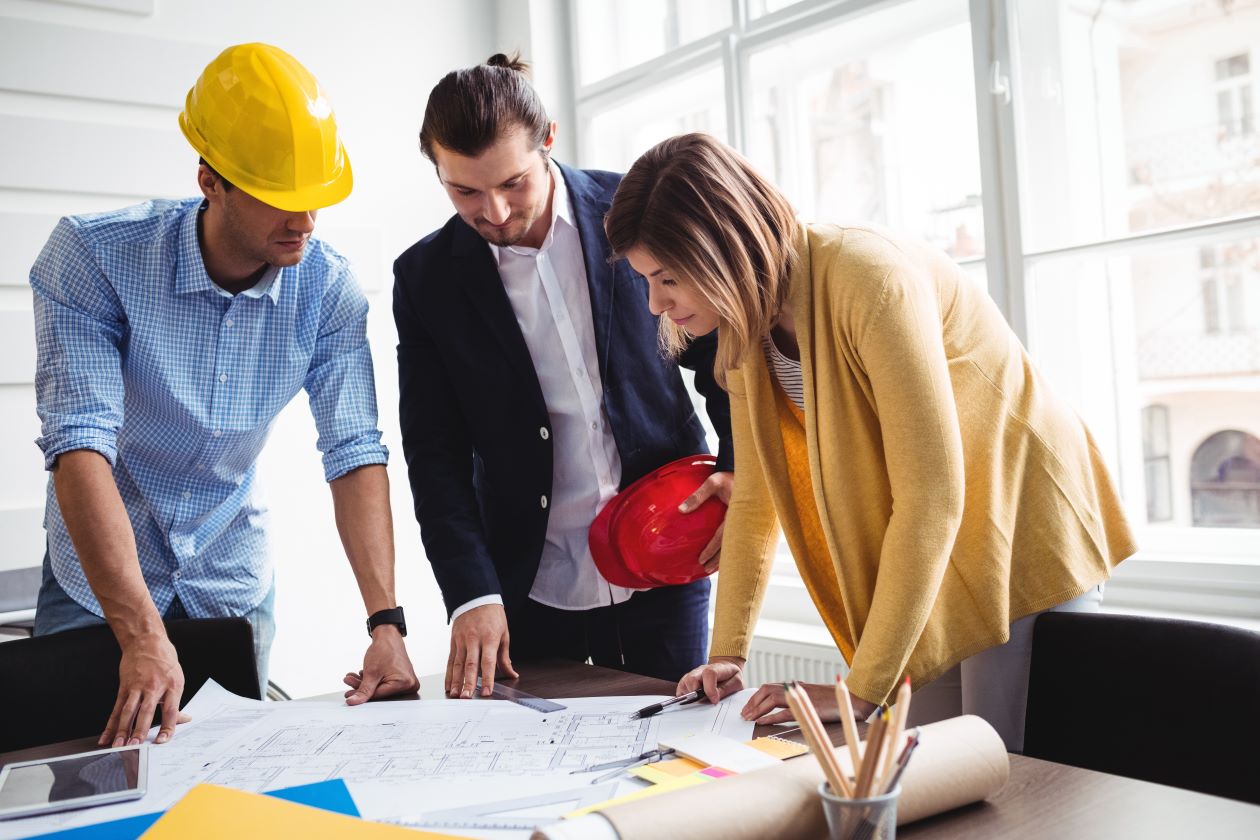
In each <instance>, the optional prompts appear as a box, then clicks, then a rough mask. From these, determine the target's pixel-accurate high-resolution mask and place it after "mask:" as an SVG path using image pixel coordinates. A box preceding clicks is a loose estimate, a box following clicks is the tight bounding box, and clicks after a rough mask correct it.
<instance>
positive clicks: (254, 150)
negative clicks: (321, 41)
mask: <svg viewBox="0 0 1260 840" xmlns="http://www.w3.org/2000/svg"><path fill="white" fill-rule="evenodd" d="M179 127H180V130H181V131H183V132H184V136H185V137H187V138H188V142H189V143H191V144H192V146H193V148H194V149H196V150H197V153H198V154H200V155H201V156H202V157H203V158H205V161H206V163H208V164H210V166H211V167H212V168H213V169H214V170H215V171H216V172H218V173H219V174H220V175H222V176H223V177H224V178H227V179H228V180H229V181H231V182H232V184H234V185H235V186H237V187H240V188H241V189H242V190H244V191H245V192H247V193H248V194H250V195H252V196H253V197H254V198H256V199H258V200H259V201H261V202H263V203H264V204H270V205H271V206H272V207H278V208H280V209H281V210H288V211H291V212H304V211H306V210H317V209H319V208H321V207H328V206H329V205H332V204H336V203H337V202H339V201H341V200H342V199H344V198H345V197H346V196H348V195H349V194H350V189H351V187H352V186H353V184H354V177H353V176H352V175H351V172H350V158H349V157H348V156H347V155H346V148H345V146H343V145H342V143H341V135H340V134H339V133H338V132H337V120H336V118H335V117H334V116H333V111H332V106H331V105H330V104H329V102H328V97H327V96H326V95H325V94H324V90H323V88H321V87H320V86H319V82H317V81H316V80H315V77H314V76H312V75H311V74H310V71H308V70H307V69H306V68H305V67H303V66H302V65H301V64H300V63H299V62H298V60H297V59H296V58H294V57H293V56H291V55H289V54H288V53H287V52H285V51H284V50H282V49H280V48H278V47H273V46H271V45H270V44H237V45H236V46H234V47H228V48H227V49H226V50H224V51H223V52H221V53H219V57H218V58H216V59H215V60H214V61H212V62H210V64H209V65H208V66H207V67H206V69H205V70H204V71H202V73H201V77H200V78H199V79H197V83H196V84H194V85H193V86H192V90H190V91H188V98H187V99H186V100H185V101H184V110H183V111H182V112H181V113H180V115H179Z"/></svg>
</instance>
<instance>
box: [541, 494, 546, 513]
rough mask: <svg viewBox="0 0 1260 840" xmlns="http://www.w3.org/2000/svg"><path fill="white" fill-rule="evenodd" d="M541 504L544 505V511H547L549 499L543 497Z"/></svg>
mask: <svg viewBox="0 0 1260 840" xmlns="http://www.w3.org/2000/svg"><path fill="white" fill-rule="evenodd" d="M541 504H542V509H543V510H546V509H547V497H546V496H543V497H542V501H541Z"/></svg>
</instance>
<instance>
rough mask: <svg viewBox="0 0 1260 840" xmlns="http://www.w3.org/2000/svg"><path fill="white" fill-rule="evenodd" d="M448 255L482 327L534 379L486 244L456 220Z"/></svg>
mask: <svg viewBox="0 0 1260 840" xmlns="http://www.w3.org/2000/svg"><path fill="white" fill-rule="evenodd" d="M451 257H452V263H453V265H454V268H455V271H453V272H452V274H453V277H454V280H453V282H456V283H459V284H460V285H461V286H463V287H464V291H465V292H466V293H467V294H468V297H469V298H470V299H471V301H472V303H473V306H474V307H476V309H477V310H478V311H479V312H480V313H481V316H482V317H483V318H485V320H486V329H487V331H488V332H489V333H490V335H492V336H494V338H495V340H497V341H498V343H499V345H500V347H502V349H503V353H504V355H505V356H506V357H507V362H508V364H510V365H512V366H514V367H515V368H516V369H517V370H518V371H519V372H520V373H521V374H522V375H523V376H526V377H528V378H529V379H532V380H534V381H535V382H537V380H538V374H537V373H536V372H535V371H534V362H533V359H532V357H531V356H530V355H529V347H528V345H526V344H525V336H524V335H522V334H521V326H520V324H518V323H517V322H516V313H515V312H514V311H512V303H511V301H509V300H508V296H507V290H505V289H504V288H503V281H502V279H500V277H499V267H498V266H497V265H496V264H495V262H494V254H493V253H492V252H491V251H490V246H489V245H488V244H486V241H485V240H484V239H482V238H481V236H480V234H478V233H477V232H476V231H475V230H473V229H472V228H470V227H469V226H468V225H466V224H464V223H463V222H462V221H459V222H458V223H457V225H456V228H455V235H454V237H453V239H452V245H451ZM539 393H540V394H541V391H540V392H539Z"/></svg>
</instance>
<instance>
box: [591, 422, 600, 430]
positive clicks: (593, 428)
mask: <svg viewBox="0 0 1260 840" xmlns="http://www.w3.org/2000/svg"><path fill="white" fill-rule="evenodd" d="M591 430H592V431H596V432H598V431H599V424H598V423H592V424H591Z"/></svg>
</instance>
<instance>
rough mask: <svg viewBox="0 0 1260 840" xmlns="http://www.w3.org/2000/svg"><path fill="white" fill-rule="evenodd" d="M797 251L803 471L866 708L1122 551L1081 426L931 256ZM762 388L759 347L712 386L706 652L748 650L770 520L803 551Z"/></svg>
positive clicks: (820, 246) (1004, 632) (900, 244)
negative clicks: (720, 422) (717, 476)
mask: <svg viewBox="0 0 1260 840" xmlns="http://www.w3.org/2000/svg"><path fill="white" fill-rule="evenodd" d="M796 247H797V253H798V256H799V261H798V264H797V267H796V269H795V271H794V272H793V274H792V277H791V287H790V292H789V296H790V301H791V307H792V315H793V320H794V321H795V326H796V331H797V341H798V343H799V345H800V350H801V369H802V374H803V377H804V386H805V412H804V420H805V432H806V438H807V451H808V458H809V474H810V477H811V479H812V485H813V495H814V499H815V501H816V502H817V506H818V513H819V516H820V520H821V523H822V528H823V532H824V535H825V538H826V544H827V546H828V548H829V550H830V555H831V556H830V558H829V560H826V559H825V560H823V561H822V562H830V563H831V564H833V565H834V568H835V574H836V577H837V582H838V584H839V593H840V597H841V599H842V600H843V604H842V609H841V610H832V611H829V614H830V612H834V613H836V614H838V616H840V617H842V621H841V623H842V624H843V630H844V631H845V632H842V633H838V634H837V633H835V632H834V631H833V635H838V636H842V637H846V638H837V644H838V645H839V646H840V648H841V649H842V650H844V649H845V648H846V647H848V648H849V649H850V650H852V651H853V655H852V661H851V662H850V666H851V671H850V675H849V677H848V683H849V686H850V689H851V691H852V692H853V693H854V694H856V695H857V696H858V697H861V698H863V699H865V700H868V701H871V702H874V703H882V702H884V701H885V700H886V699H887V698H888V696H889V694H890V693H891V692H892V690H893V688H894V687H895V686H896V685H897V684H898V683H899V682H900V680H901V679H902V678H903V676H904V675H905V674H909V675H910V676H911V678H912V680H913V682H914V683H915V684H916V685H923V684H925V683H926V682H928V681H931V680H932V679H935V678H936V677H937V676H939V675H940V674H942V673H943V672H944V671H946V670H947V669H949V668H950V667H952V666H953V665H954V664H956V663H958V662H960V661H961V660H963V659H965V658H967V657H968V656H971V655H972V654H975V653H978V652H980V651H982V650H985V649H987V648H990V647H992V646H994V645H997V644H1001V643H1003V642H1005V641H1006V640H1007V639H1008V638H1009V637H1010V624H1011V622H1012V621H1014V620H1015V619H1017V618H1020V617H1022V616H1025V615H1028V614H1030V613H1033V612H1037V611H1039V610H1043V609H1046V608H1048V607H1052V606H1055V605H1057V604H1060V603H1062V602H1064V601H1068V600H1070V599H1072V598H1075V597H1076V596H1078V595H1080V594H1082V593H1083V592H1085V591H1086V590H1088V589H1089V588H1091V587H1093V586H1095V585H1097V584H1099V583H1100V582H1102V581H1104V580H1106V579H1107V578H1108V577H1110V574H1111V569H1112V568H1113V567H1114V566H1115V565H1116V564H1118V563H1119V562H1120V561H1121V560H1123V559H1124V558H1125V557H1128V556H1129V555H1131V554H1132V553H1133V552H1134V551H1135V549H1136V547H1135V545H1134V541H1133V536H1132V534H1131V532H1130V531H1129V528H1128V525H1127V523H1126V521H1125V517H1124V514H1123V512H1122V507H1121V503H1120V500H1119V498H1118V497H1117V495H1116V492H1115V489H1114V488H1113V486H1112V484H1111V481H1110V479H1109V477H1108V475H1107V470H1106V467H1105V466H1104V463H1103V459H1102V456H1101V454H1100V453H1099V451H1098V448H1097V447H1096V445H1095V444H1094V441H1093V439H1092V438H1091V437H1090V434H1089V432H1088V431H1087V430H1086V428H1085V425H1084V424H1083V423H1082V421H1081V420H1080V418H1079V417H1077V415H1076V414H1075V413H1074V412H1073V411H1072V410H1071V409H1070V408H1069V407H1068V406H1067V405H1066V404H1065V403H1064V402H1063V401H1062V400H1060V399H1059V398H1057V397H1056V396H1055V395H1054V394H1053V393H1051V391H1050V389H1049V387H1048V386H1047V385H1046V384H1045V382H1044V381H1043V380H1042V378H1041V377H1040V375H1039V374H1038V373H1037V372H1036V371H1035V370H1034V369H1033V367H1032V363H1031V362H1030V360H1029V358H1028V356H1027V354H1026V353H1025V351H1024V349H1023V347H1022V346H1021V345H1020V343H1019V341H1018V339H1017V338H1016V337H1015V335H1014V333H1012V332H1011V330H1010V328H1009V327H1008V326H1007V324H1006V322H1005V320H1004V319H1003V317H1002V315H1001V313H1000V312H999V311H998V309H997V307H996V306H995V305H994V304H993V302H992V301H991V300H990V299H989V297H988V296H987V295H986V294H985V293H984V292H983V290H981V289H979V288H978V287H976V286H975V284H974V283H973V282H972V281H970V280H968V279H967V278H966V277H965V276H964V275H963V273H962V271H961V269H959V268H958V267H957V266H956V265H955V264H954V263H953V262H952V261H950V260H949V259H948V257H946V256H945V255H944V254H943V253H941V252H939V251H937V250H935V249H933V248H931V247H929V246H927V245H926V244H920V243H917V242H912V241H906V240H901V239H897V238H894V237H893V236H891V235H889V234H888V233H886V232H884V231H881V230H878V229H874V228H865V227H835V226H830V225H809V226H805V225H801V226H800V227H799V228H798V230H797V232H796ZM771 377H772V374H771V373H770V372H769V371H768V370H767V368H766V364H765V360H764V357H763V353H762V351H761V346H760V345H759V344H756V345H754V346H753V347H751V348H750V350H749V353H748V355H747V357H746V358H745V359H744V361H743V363H742V364H741V365H740V367H739V368H737V369H736V370H733V371H730V372H729V374H728V382H727V386H728V389H729V391H730V398H731V425H732V431H733V436H734V445H735V465H736V466H735V475H736V481H735V492H734V497H733V498H732V500H731V505H730V509H729V510H728V511H727V515H726V530H725V536H724V537H723V541H722V567H721V574H720V576H719V581H718V591H717V608H716V618H715V623H714V633H713V637H714V638H713V645H712V647H711V650H710V653H711V655H713V656H740V657H747V655H748V647H749V641H750V638H751V636H752V632H753V625H754V624H755V622H756V617H757V614H758V613H759V612H760V609H761V603H762V600H763V599H764V597H765V592H766V584H767V583H768V580H769V573H770V566H771V562H772V559H773V553H774V546H775V542H776V536H777V527H776V524H778V525H781V526H782V528H783V532H784V535H785V536H786V538H787V542H788V545H789V547H790V548H791V549H792V553H793V555H794V556H795V557H796V558H797V559H798V563H800V562H801V558H804V557H805V556H806V552H805V544H806V543H805V537H804V534H803V531H802V527H801V521H800V518H799V517H795V516H793V515H792V514H793V513H794V511H795V508H794V505H793V499H792V487H791V482H790V479H789V471H788V466H787V462H786V456H785V454H784V445H783V436H782V432H781V430H780V426H779V411H778V408H777V406H776V402H775V400H776V398H775V386H774V383H773V381H772V378H771ZM776 512H777V515H776ZM814 559H815V562H817V560H818V558H814ZM832 591H834V590H832ZM817 605H818V607H819V609H820V610H821V611H828V608H827V605H826V603H825V602H820V603H818V604H817ZM831 617H832V618H835V617H836V616H831ZM829 623H832V622H829ZM845 642H848V644H846V643H845Z"/></svg>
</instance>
